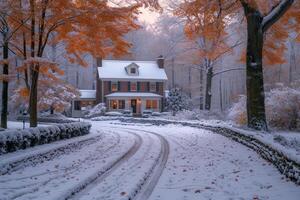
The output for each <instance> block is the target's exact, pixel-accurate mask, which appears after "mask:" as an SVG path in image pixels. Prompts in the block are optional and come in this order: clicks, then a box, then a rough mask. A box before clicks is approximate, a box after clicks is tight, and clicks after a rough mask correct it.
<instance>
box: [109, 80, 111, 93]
mask: <svg viewBox="0 0 300 200" xmlns="http://www.w3.org/2000/svg"><path fill="white" fill-rule="evenodd" d="M108 91H109V92H111V81H108Z"/></svg>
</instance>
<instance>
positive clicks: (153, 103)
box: [152, 100, 158, 109]
mask: <svg viewBox="0 0 300 200" xmlns="http://www.w3.org/2000/svg"><path fill="white" fill-rule="evenodd" d="M157 104H158V103H157V100H152V109H157V107H158V106H157Z"/></svg>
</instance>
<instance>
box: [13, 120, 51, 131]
mask: <svg viewBox="0 0 300 200" xmlns="http://www.w3.org/2000/svg"><path fill="white" fill-rule="evenodd" d="M38 126H47V124H46V123H39V124H38ZM7 128H8V130H13V129H23V122H21V121H8V122H7ZM25 128H29V123H28V122H25Z"/></svg>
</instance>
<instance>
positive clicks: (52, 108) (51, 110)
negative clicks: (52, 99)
mask: <svg viewBox="0 0 300 200" xmlns="http://www.w3.org/2000/svg"><path fill="white" fill-rule="evenodd" d="M53 114H54V107H53V106H52V105H51V106H50V115H53Z"/></svg>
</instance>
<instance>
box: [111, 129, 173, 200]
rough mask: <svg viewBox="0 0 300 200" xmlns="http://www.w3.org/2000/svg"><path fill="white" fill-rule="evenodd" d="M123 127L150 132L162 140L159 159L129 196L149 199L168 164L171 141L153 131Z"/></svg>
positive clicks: (131, 199)
mask: <svg viewBox="0 0 300 200" xmlns="http://www.w3.org/2000/svg"><path fill="white" fill-rule="evenodd" d="M111 128H118V127H111ZM122 129H126V130H132V131H138V132H139V133H140V132H144V133H148V134H151V135H154V136H156V137H158V139H159V140H160V142H161V150H160V154H159V157H158V159H157V160H156V162H155V163H154V164H153V166H152V167H151V169H150V171H149V172H148V173H147V176H146V177H144V182H142V183H141V184H140V185H138V186H137V187H136V188H134V192H133V193H132V194H131V196H130V197H129V198H128V199H129V200H134V199H136V200H147V199H148V198H149V197H150V196H151V194H152V192H153V190H154V188H155V186H156V184H157V183H158V181H159V179H160V177H161V175H162V173H163V170H164V169H165V166H166V164H167V161H168V157H169V152H170V146H169V142H168V140H167V139H166V138H165V137H164V136H162V135H160V134H158V133H156V132H153V131H145V130H141V129H135V128H128V127H122Z"/></svg>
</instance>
